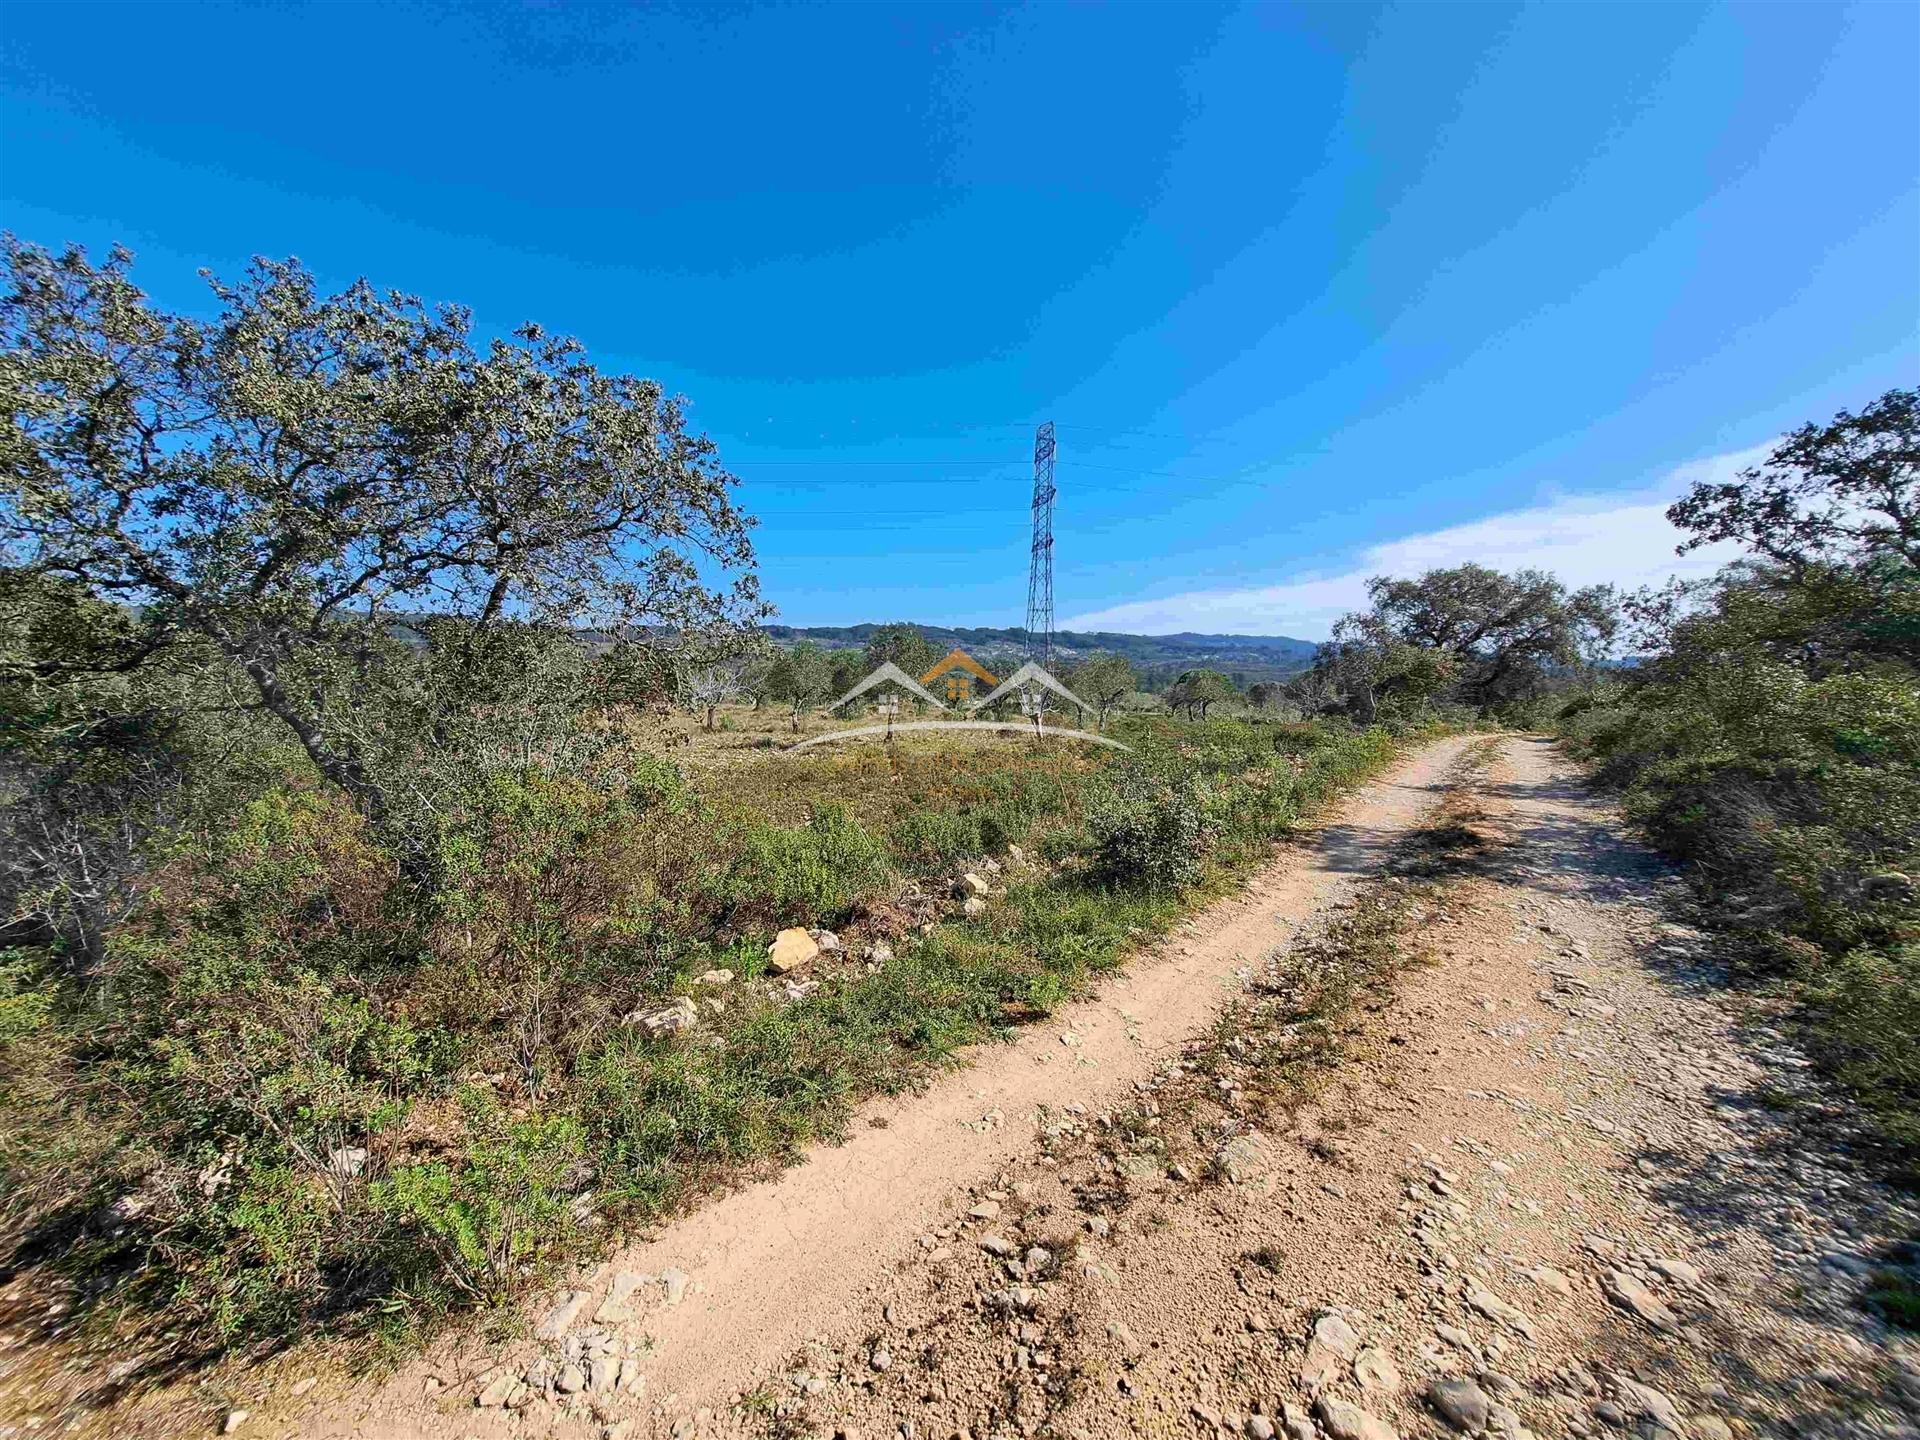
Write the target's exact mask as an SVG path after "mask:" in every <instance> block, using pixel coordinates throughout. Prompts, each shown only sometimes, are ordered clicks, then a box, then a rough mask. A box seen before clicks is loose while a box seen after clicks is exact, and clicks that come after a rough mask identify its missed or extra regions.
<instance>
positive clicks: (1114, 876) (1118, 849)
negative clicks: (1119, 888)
mask: <svg viewBox="0 0 1920 1440" xmlns="http://www.w3.org/2000/svg"><path fill="white" fill-rule="evenodd" d="M1217 828H1218V827H1217V824H1216V822H1214V821H1213V820H1212V819H1211V818H1210V817H1209V816H1208V814H1207V812H1206V807H1205V803H1204V801H1203V799H1202V797H1201V796H1200V794H1199V793H1197V790H1196V787H1194V786H1193V785H1192V784H1190V783H1188V784H1182V783H1180V782H1177V781H1170V780H1165V779H1162V778H1160V777H1158V776H1155V775H1153V774H1150V773H1148V772H1145V771H1142V770H1127V771H1123V772H1122V773H1121V774H1120V776H1119V777H1117V778H1116V779H1115V781H1114V782H1113V784H1112V785H1111V786H1110V787H1109V788H1108V789H1107V790H1106V791H1105V793H1103V794H1102V795H1100V796H1099V798H1098V799H1096V800H1095V801H1094V803H1093V805H1092V807H1091V808H1090V809H1089V811H1088V814H1087V830H1088V833H1089V834H1090V835H1091V837H1092V840H1093V870H1094V873H1095V874H1097V875H1098V876H1100V877H1101V878H1102V879H1104V880H1107V881H1110V882H1112V883H1115V884H1120V885H1141V886H1145V887H1146V888H1148V889H1150V890H1180V889H1184V888H1185V887H1187V886H1189V885H1192V884H1194V883H1195V882H1196V881H1198V880H1199V878H1200V876H1201V874H1202V872H1203V871H1204V869H1205V867H1206V862H1207V853H1208V851H1209V850H1210V849H1211V848H1212V844H1213V837H1214V834H1215V833H1216V830H1217Z"/></svg>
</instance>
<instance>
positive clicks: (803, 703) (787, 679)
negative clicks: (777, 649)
mask: <svg viewBox="0 0 1920 1440" xmlns="http://www.w3.org/2000/svg"><path fill="white" fill-rule="evenodd" d="M832 685H833V661H832V658H831V657H830V656H829V655H828V654H827V652H826V651H825V650H823V649H821V648H820V646H819V645H817V644H815V643H814V642H813V641H811V640H802V641H801V642H800V643H799V644H798V645H795V646H794V647H793V648H792V649H791V650H787V651H785V652H783V653H782V654H781V656H780V658H779V659H777V660H775V661H774V662H773V668H772V670H771V671H769V672H768V675H767V694H768V696H769V697H770V698H772V699H774V700H778V701H780V702H782V703H783V704H785V705H787V706H789V707H791V717H792V721H793V729H794V732H795V733H796V734H798V733H799V730H800V712H801V711H803V710H806V709H809V708H810V707H812V706H814V705H818V704H819V703H820V702H821V701H822V700H825V699H826V698H827V696H828V694H829V693H830V690H831V687H832Z"/></svg>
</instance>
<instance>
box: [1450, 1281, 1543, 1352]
mask: <svg viewBox="0 0 1920 1440" xmlns="http://www.w3.org/2000/svg"><path fill="white" fill-rule="evenodd" d="M1466 1300H1467V1305H1468V1306H1469V1307H1470V1308H1471V1309H1474V1310H1478V1311H1479V1312H1480V1313H1481V1314H1482V1315H1484V1316H1486V1317H1487V1318H1488V1319H1489V1320H1497V1321H1499V1322H1500V1323H1501V1324H1502V1325H1505V1326H1506V1327H1507V1328H1508V1329H1510V1330H1513V1331H1516V1332H1518V1333H1519V1334H1521V1335H1524V1336H1525V1337H1526V1338H1527V1339H1529V1340H1531V1339H1533V1335H1534V1330H1533V1320H1532V1318H1531V1317H1530V1316H1528V1314H1527V1312H1526V1311H1524V1310H1522V1309H1521V1308H1520V1307H1519V1306H1518V1305H1509V1304H1508V1303H1507V1302H1506V1301H1505V1300H1502V1299H1501V1298H1500V1297H1499V1296H1498V1295H1496V1294H1494V1293H1493V1291H1491V1290H1489V1289H1487V1287H1486V1286H1484V1285H1482V1284H1481V1283H1480V1282H1479V1281H1478V1280H1469V1281H1467V1294H1466Z"/></svg>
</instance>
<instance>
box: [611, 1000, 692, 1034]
mask: <svg viewBox="0 0 1920 1440" xmlns="http://www.w3.org/2000/svg"><path fill="white" fill-rule="evenodd" d="M627 1023H628V1024H630V1025H637V1026H639V1027H640V1029H641V1030H642V1031H644V1032H645V1033H646V1036H647V1038H648V1039H650V1040H658V1039H660V1038H661V1037H663V1036H666V1035H679V1034H682V1033H683V1032H685V1031H688V1030H691V1029H693V1027H694V1026H696V1025H698V1024H699V1023H700V1012H699V1010H697V1009H695V1008H694V1003H693V1001H691V1000H689V999H688V998H687V997H686V996H684V995H682V996H681V997H680V998H679V999H678V1000H675V1001H674V1002H673V1003H672V1004H671V1005H667V1006H664V1007H662V1008H661V1009H659V1010H636V1011H634V1012H633V1014H631V1015H629V1016H628V1017H627Z"/></svg>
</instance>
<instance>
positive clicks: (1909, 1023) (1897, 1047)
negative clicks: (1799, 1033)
mask: <svg viewBox="0 0 1920 1440" xmlns="http://www.w3.org/2000/svg"><path fill="white" fill-rule="evenodd" d="M1806 1000H1807V1004H1808V1007H1809V1014H1810V1021H1809V1038H1810V1040H1811V1044H1812V1048H1813V1051H1814V1054H1815V1055H1816V1057H1817V1058H1818V1059H1820V1060H1821V1061H1822V1063H1823V1064H1824V1066H1825V1067H1826V1069H1827V1070H1828V1071H1829V1072H1830V1073H1831V1074H1832V1075H1833V1076H1834V1078H1835V1079H1836V1080H1838V1081H1839V1082H1840V1083H1841V1084H1842V1085H1844V1086H1845V1087H1846V1088H1847V1089H1848V1090H1850V1091H1851V1092H1852V1093H1853V1094H1854V1096H1855V1097H1856V1098H1857V1099H1858V1100H1859V1101H1860V1102H1861V1103H1862V1104H1864V1105H1866V1106H1868V1107H1869V1108H1870V1109H1871V1111H1872V1112H1873V1113H1874V1115H1875V1116H1876V1118H1877V1119H1878V1120H1879V1122H1880V1125H1881V1127H1882V1128H1883V1130H1884V1131H1885V1132H1886V1133H1887V1134H1888V1135H1889V1137H1890V1138H1892V1139H1893V1140H1894V1141H1895V1142H1896V1143H1898V1144H1899V1145H1900V1146H1901V1147H1902V1148H1903V1149H1904V1150H1905V1151H1906V1152H1907V1153H1908V1154H1910V1155H1920V943H1908V944H1904V945H1899V946H1895V947H1891V948H1888V949H1884V950H1872V949H1859V950H1851V951H1848V952H1847V953H1846V954H1845V955H1842V956H1841V957H1840V958H1839V959H1837V960H1835V961H1833V962H1832V963H1831V964H1829V965H1826V966H1823V967H1821V968H1820V970H1819V971H1818V972H1817V973H1816V974H1815V975H1814V976H1813V977H1812V979H1811V982H1810V983H1809V985H1808V987H1807V990H1806ZM1916 1178H1920V1177H1916Z"/></svg>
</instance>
